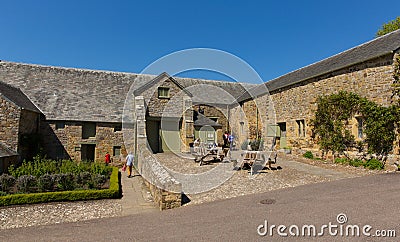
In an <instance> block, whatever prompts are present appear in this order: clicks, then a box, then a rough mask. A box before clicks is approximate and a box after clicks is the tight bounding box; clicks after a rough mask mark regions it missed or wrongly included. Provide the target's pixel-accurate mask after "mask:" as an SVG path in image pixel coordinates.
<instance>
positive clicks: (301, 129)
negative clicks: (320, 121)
mask: <svg viewBox="0 0 400 242" xmlns="http://www.w3.org/2000/svg"><path fill="white" fill-rule="evenodd" d="M296 124H297V136H298V137H305V136H306V128H305V127H306V125H305V122H304V119H301V120H296Z"/></svg>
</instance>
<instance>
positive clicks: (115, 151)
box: [113, 146, 121, 156]
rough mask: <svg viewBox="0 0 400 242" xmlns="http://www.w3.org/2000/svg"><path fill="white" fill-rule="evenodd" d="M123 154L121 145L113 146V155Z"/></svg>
mask: <svg viewBox="0 0 400 242" xmlns="http://www.w3.org/2000/svg"><path fill="white" fill-rule="evenodd" d="M119 155H121V146H114V147H113V156H119Z"/></svg>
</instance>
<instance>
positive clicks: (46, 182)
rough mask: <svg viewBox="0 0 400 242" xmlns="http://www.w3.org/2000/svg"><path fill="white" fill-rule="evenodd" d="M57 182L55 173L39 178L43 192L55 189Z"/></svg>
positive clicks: (39, 184)
mask: <svg viewBox="0 0 400 242" xmlns="http://www.w3.org/2000/svg"><path fill="white" fill-rule="evenodd" d="M55 184H56V179H55V176H54V175H50V174H44V175H43V176H41V177H39V179H38V188H39V190H40V191H42V192H47V191H53V190H54V186H55Z"/></svg>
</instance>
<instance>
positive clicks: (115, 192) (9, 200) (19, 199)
mask: <svg viewBox="0 0 400 242" xmlns="http://www.w3.org/2000/svg"><path fill="white" fill-rule="evenodd" d="M118 174H119V171H118V168H117V167H113V170H112V173H111V177H110V187H109V188H108V189H102V190H76V191H62V192H44V193H29V194H13V195H6V196H0V206H9V205H18V204H33V203H45V202H56V201H79V200H94V199H105V198H119V197H120V196H121V193H120V186H119V175H118Z"/></svg>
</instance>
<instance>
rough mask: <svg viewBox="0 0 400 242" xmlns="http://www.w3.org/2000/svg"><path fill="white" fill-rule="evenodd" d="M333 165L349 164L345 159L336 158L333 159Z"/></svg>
mask: <svg viewBox="0 0 400 242" xmlns="http://www.w3.org/2000/svg"><path fill="white" fill-rule="evenodd" d="M335 163H339V164H343V165H345V164H348V163H350V161H349V159H347V158H336V159H335Z"/></svg>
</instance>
